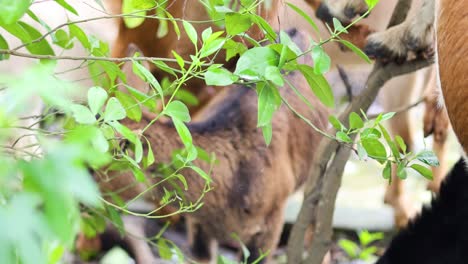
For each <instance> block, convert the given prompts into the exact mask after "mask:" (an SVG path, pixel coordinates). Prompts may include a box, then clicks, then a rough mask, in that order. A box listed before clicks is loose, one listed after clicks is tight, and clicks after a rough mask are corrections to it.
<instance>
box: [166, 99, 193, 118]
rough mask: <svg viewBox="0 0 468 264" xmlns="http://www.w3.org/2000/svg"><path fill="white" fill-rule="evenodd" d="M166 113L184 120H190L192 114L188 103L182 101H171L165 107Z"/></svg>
mask: <svg viewBox="0 0 468 264" xmlns="http://www.w3.org/2000/svg"><path fill="white" fill-rule="evenodd" d="M164 113H165V114H166V115H168V116H170V117H172V118H176V119H178V120H180V121H182V122H189V121H190V114H189V111H188V108H187V106H186V105H184V104H183V103H182V102H180V101H172V102H170V103H169V104H168V105H167V106H166V108H165V109H164Z"/></svg>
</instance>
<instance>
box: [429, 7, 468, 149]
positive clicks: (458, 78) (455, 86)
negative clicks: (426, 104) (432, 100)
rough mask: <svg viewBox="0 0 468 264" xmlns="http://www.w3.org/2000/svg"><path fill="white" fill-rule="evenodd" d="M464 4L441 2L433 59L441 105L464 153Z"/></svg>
mask: <svg viewBox="0 0 468 264" xmlns="http://www.w3.org/2000/svg"><path fill="white" fill-rule="evenodd" d="M467 10H468V3H467V2H466V1H455V0H441V1H440V7H439V17H438V20H437V40H438V41H437V57H438V63H439V76H440V82H441V87H442V92H443V96H444V99H445V105H446V107H447V111H448V114H449V117H450V121H451V123H452V126H453V129H454V131H455V134H456V135H457V137H458V140H459V141H460V143H461V145H462V147H463V150H464V151H465V154H466V153H468V122H467V113H468V87H467V86H468V76H467V73H468V47H467V45H466V43H467V41H468V34H467V31H466V28H467V26H468V17H467V13H466V11H467Z"/></svg>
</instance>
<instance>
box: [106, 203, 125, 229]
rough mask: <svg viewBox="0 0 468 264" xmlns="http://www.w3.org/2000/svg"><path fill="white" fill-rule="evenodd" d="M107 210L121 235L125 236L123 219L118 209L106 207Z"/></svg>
mask: <svg viewBox="0 0 468 264" xmlns="http://www.w3.org/2000/svg"><path fill="white" fill-rule="evenodd" d="M106 210H107V214H108V215H109V218H110V220H111V222H112V224H113V225H114V226H116V227H117V229H118V230H119V232H120V234H121V235H124V232H123V231H124V224H123V221H122V218H121V217H120V214H119V213H118V212H117V210H116V209H114V208H113V207H110V206H106Z"/></svg>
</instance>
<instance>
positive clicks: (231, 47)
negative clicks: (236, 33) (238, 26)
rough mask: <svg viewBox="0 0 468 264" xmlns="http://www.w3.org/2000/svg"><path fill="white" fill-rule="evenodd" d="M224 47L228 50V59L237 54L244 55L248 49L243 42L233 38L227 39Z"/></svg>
mask: <svg viewBox="0 0 468 264" xmlns="http://www.w3.org/2000/svg"><path fill="white" fill-rule="evenodd" d="M223 49H225V50H226V61H228V60H230V59H232V58H234V57H235V56H237V55H239V56H240V55H242V54H244V52H246V51H247V48H246V47H245V45H244V44H243V43H241V42H235V41H234V40H232V39H228V40H226V42H225V43H224V45H223Z"/></svg>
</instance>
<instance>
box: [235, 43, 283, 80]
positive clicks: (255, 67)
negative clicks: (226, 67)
mask: <svg viewBox="0 0 468 264" xmlns="http://www.w3.org/2000/svg"><path fill="white" fill-rule="evenodd" d="M278 62H279V54H278V53H276V52H275V51H274V50H273V49H271V48H268V47H255V48H252V49H249V50H247V51H246V52H244V54H242V56H241V57H240V58H239V60H238V61H237V65H236V70H235V71H234V74H237V75H239V76H240V77H241V78H245V79H247V80H261V79H262V77H263V76H265V70H266V68H267V67H268V66H278Z"/></svg>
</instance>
